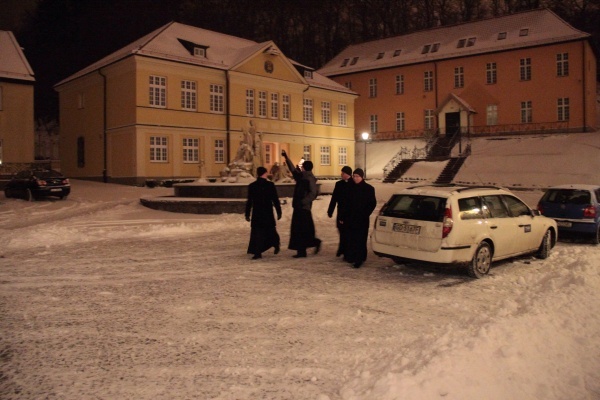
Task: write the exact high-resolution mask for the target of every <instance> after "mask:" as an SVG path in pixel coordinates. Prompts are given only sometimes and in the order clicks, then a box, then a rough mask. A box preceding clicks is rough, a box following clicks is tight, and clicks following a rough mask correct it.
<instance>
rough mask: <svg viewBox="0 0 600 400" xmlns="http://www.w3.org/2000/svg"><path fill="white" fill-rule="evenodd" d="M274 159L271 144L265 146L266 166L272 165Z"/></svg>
mask: <svg viewBox="0 0 600 400" xmlns="http://www.w3.org/2000/svg"><path fill="white" fill-rule="evenodd" d="M272 158H273V145H272V144H270V143H267V144H265V164H272V163H273V162H272V161H271V160H272Z"/></svg>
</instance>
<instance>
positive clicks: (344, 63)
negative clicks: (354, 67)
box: [340, 58, 350, 67]
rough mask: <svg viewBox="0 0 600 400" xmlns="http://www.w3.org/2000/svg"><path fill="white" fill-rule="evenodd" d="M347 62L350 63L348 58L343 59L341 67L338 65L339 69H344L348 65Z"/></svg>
mask: <svg viewBox="0 0 600 400" xmlns="http://www.w3.org/2000/svg"><path fill="white" fill-rule="evenodd" d="M348 61H350V59H349V58H344V61H342V65H340V67H345V66H346V65H348Z"/></svg>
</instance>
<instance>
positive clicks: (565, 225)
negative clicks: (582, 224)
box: [556, 221, 573, 228]
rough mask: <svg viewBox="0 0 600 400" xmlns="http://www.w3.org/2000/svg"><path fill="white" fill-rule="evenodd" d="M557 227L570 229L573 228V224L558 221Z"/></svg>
mask: <svg viewBox="0 0 600 400" xmlns="http://www.w3.org/2000/svg"><path fill="white" fill-rule="evenodd" d="M556 225H557V226H560V227H561V228H570V227H571V226H573V224H572V223H570V222H568V221H556Z"/></svg>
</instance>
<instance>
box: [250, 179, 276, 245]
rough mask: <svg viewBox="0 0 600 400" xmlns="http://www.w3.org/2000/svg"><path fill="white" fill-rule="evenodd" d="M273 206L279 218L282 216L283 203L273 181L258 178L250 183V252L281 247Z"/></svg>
mask: <svg viewBox="0 0 600 400" xmlns="http://www.w3.org/2000/svg"><path fill="white" fill-rule="evenodd" d="M273 208H275V211H276V212H277V219H279V218H281V204H280V203H279V196H277V189H276V188H275V184H274V183H273V182H269V181H267V180H266V179H263V178H258V179H256V181H255V182H252V183H251V184H250V185H248V200H247V201H246V219H248V218H250V214H251V213H252V219H251V223H250V226H251V228H252V229H251V230H250V242H249V243H248V251H247V252H248V254H260V253H262V252H263V251H265V250H267V249H269V248H271V247H279V234H278V233H277V229H276V227H275V226H276V222H275V217H274V216H273Z"/></svg>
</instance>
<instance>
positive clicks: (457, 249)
mask: <svg viewBox="0 0 600 400" xmlns="http://www.w3.org/2000/svg"><path fill="white" fill-rule="evenodd" d="M557 235H558V229H557V224H556V222H555V221H554V220H553V219H551V218H547V217H545V216H542V215H541V214H540V213H539V212H538V211H537V210H533V209H531V208H530V207H529V206H527V204H525V202H523V201H522V200H521V199H519V198H518V197H517V196H515V195H514V194H513V193H511V192H510V191H508V190H505V189H502V188H498V187H491V186H485V187H481V186H480V187H468V186H455V185H421V186H413V187H408V188H406V189H402V190H400V191H399V192H397V193H396V194H394V195H392V196H391V198H390V199H389V200H388V201H387V202H386V203H385V205H384V206H383V207H382V208H381V210H380V212H379V215H378V216H377V217H376V219H375V226H374V230H373V233H372V235H371V245H372V248H373V251H374V252H375V254H377V255H378V256H380V257H389V258H391V259H393V260H394V261H396V262H398V263H402V262H403V261H404V260H413V261H414V260H416V261H423V262H429V263H436V264H463V265H465V266H466V269H467V272H468V274H469V275H470V276H472V277H474V278H481V277H483V276H484V275H486V274H487V273H488V272H489V270H490V267H491V263H492V261H496V260H501V259H506V258H509V257H514V256H518V255H522V254H527V253H537V257H538V258H542V259H544V258H547V257H548V256H549V254H550V250H551V249H552V248H553V247H554V245H555V243H556V241H557V238H558V236H557Z"/></svg>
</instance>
